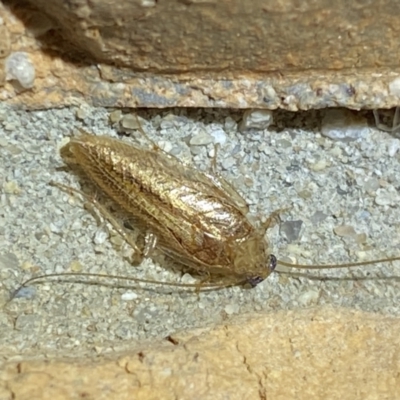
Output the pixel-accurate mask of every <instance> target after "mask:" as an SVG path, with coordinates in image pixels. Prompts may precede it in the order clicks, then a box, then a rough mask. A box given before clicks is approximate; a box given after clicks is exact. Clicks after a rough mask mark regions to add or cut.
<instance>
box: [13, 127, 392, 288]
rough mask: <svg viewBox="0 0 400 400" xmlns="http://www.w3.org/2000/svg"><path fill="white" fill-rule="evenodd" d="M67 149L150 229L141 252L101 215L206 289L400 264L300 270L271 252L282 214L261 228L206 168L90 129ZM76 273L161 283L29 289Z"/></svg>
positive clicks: (68, 156) (68, 157) (71, 159)
mask: <svg viewBox="0 0 400 400" xmlns="http://www.w3.org/2000/svg"><path fill="white" fill-rule="evenodd" d="M141 132H142V134H144V135H145V133H144V132H143V131H141ZM60 152H61V156H62V158H63V159H64V161H65V162H66V163H67V164H75V165H76V166H78V167H79V169H80V170H82V171H83V173H84V175H85V176H86V177H87V178H88V179H89V180H90V181H91V182H93V183H94V184H95V185H96V186H97V187H98V188H99V189H101V191H102V192H103V193H104V194H105V195H106V196H108V197H109V198H110V199H111V200H112V201H113V202H115V203H116V204H118V206H119V207H120V208H121V209H122V210H123V211H124V213H125V214H126V215H128V216H129V218H130V219H131V220H132V221H133V222H134V223H135V224H136V225H137V226H139V227H140V228H141V229H143V231H144V232H145V238H146V240H145V246H144V248H143V249H141V248H139V247H138V246H137V245H136V243H135V242H134V241H133V240H132V238H131V237H130V235H129V233H127V231H126V229H125V228H124V227H123V226H122V225H121V224H120V223H119V222H118V221H117V220H116V219H115V218H114V217H113V215H112V214H111V212H109V211H108V210H107V209H106V208H105V207H104V206H103V205H101V204H100V203H98V202H96V201H95V200H93V199H92V203H93V204H94V205H95V206H96V207H97V209H98V210H99V212H100V214H101V215H102V216H103V217H104V218H105V219H106V220H108V221H109V222H110V223H111V224H112V226H113V227H114V228H115V229H116V230H117V231H118V232H119V233H120V234H121V235H122V236H123V238H124V239H125V240H126V241H127V242H128V243H129V244H130V245H131V246H132V247H133V248H134V250H135V251H136V252H139V253H140V254H141V255H142V256H144V257H147V256H151V254H152V252H153V250H154V249H155V248H156V247H157V249H158V250H159V251H161V252H162V253H164V254H165V255H167V256H169V257H170V258H172V259H173V260H175V261H177V262H179V263H180V264H183V265H184V266H187V267H189V268H191V269H192V270H195V271H196V272H198V273H199V274H200V275H205V277H206V279H205V281H207V280H208V281H209V282H208V283H207V282H202V283H200V284H199V285H200V286H201V287H208V288H210V287H211V288H212V287H224V286H233V285H238V284H246V283H247V284H248V285H250V286H251V287H255V286H257V284H259V283H260V282H262V281H263V280H264V279H266V278H267V277H268V276H269V275H270V274H271V272H272V271H274V269H275V267H276V265H277V263H279V264H281V265H285V266H289V267H293V268H300V269H328V268H345V267H356V266H364V265H371V264H377V263H382V262H389V261H394V260H400V257H391V258H384V259H377V260H372V261H366V262H351V263H346V264H339V265H299V264H290V263H286V262H283V261H277V258H276V257H275V256H274V255H273V254H271V253H270V252H269V250H268V243H267V241H266V239H265V233H266V230H267V229H268V227H269V226H270V225H271V223H272V221H273V220H274V219H275V218H276V215H277V214H278V212H275V213H273V214H272V215H271V216H270V217H269V218H268V219H267V221H266V222H265V223H264V224H262V226H260V227H257V226H255V225H254V224H253V223H252V222H250V220H249V219H248V218H247V214H248V206H247V204H246V202H245V200H244V199H243V198H242V196H240V194H239V193H238V192H237V191H236V190H235V189H234V188H233V187H232V186H231V185H230V184H229V183H228V182H227V181H226V180H225V179H224V178H222V177H221V176H220V175H219V174H218V173H213V172H202V171H199V170H198V169H196V168H195V167H193V166H191V165H188V164H185V163H183V162H181V161H179V160H178V159H177V158H175V157H174V156H172V155H170V154H168V153H166V152H164V151H163V150H161V149H159V148H155V149H143V148H139V147H136V146H134V145H132V144H128V143H126V142H124V141H122V140H119V139H114V138H111V137H107V136H95V135H92V134H89V133H86V132H83V131H82V132H81V134H80V135H79V136H75V137H72V138H71V140H70V141H69V143H67V144H66V145H65V146H64V147H63V148H62V149H61V151H60ZM53 185H55V186H58V187H59V188H61V189H63V190H67V191H68V190H72V191H74V192H78V193H80V194H81V195H83V196H84V197H86V198H88V196H87V195H85V194H84V193H82V192H80V191H79V190H77V189H72V188H68V187H66V186H64V185H61V184H57V183H53ZM68 275H69V276H71V275H73V276H76V275H80V276H96V277H109V278H123V279H127V280H133V281H138V282H148V283H160V282H156V281H151V280H140V279H136V278H126V277H119V276H114V275H101V274H85V273H64V274H48V275H42V276H39V277H34V278H31V279H29V280H28V281H26V282H25V283H24V284H23V285H22V286H21V287H23V286H26V285H27V284H28V283H30V282H32V281H35V280H38V279H42V278H46V277H55V276H57V277H59V276H68ZM217 277H220V278H221V279H220V280H218V279H217ZM216 280H217V282H216ZM215 282H216V283H215ZM221 282H225V283H221ZM164 284H165V282H164ZM168 285H172V286H196V285H191V284H180V283H168ZM199 285H197V286H199Z"/></svg>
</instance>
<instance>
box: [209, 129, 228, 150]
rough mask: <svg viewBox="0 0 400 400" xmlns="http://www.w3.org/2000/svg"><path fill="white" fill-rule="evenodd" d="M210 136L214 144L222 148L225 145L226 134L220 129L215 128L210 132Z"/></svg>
mask: <svg viewBox="0 0 400 400" xmlns="http://www.w3.org/2000/svg"><path fill="white" fill-rule="evenodd" d="M210 135H211V136H212V137H213V138H214V143H216V144H220V145H221V146H223V145H224V144H225V143H226V139H227V137H226V133H225V132H224V131H223V130H222V129H221V128H217V129H215V130H213V131H212V132H210Z"/></svg>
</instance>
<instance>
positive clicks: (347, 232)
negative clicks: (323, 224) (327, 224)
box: [333, 225, 357, 237]
mask: <svg viewBox="0 0 400 400" xmlns="http://www.w3.org/2000/svg"><path fill="white" fill-rule="evenodd" d="M333 232H335V235H337V236H340V237H355V236H356V235H357V233H356V231H355V229H354V228H353V227H352V226H350V225H339V226H336V227H335V228H333Z"/></svg>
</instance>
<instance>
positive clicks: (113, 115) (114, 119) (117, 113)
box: [109, 110, 122, 124]
mask: <svg viewBox="0 0 400 400" xmlns="http://www.w3.org/2000/svg"><path fill="white" fill-rule="evenodd" d="M109 117H110V122H111V123H112V124H117V123H118V122H119V121H121V118H122V111H121V110H114V111H112V112H110V116H109Z"/></svg>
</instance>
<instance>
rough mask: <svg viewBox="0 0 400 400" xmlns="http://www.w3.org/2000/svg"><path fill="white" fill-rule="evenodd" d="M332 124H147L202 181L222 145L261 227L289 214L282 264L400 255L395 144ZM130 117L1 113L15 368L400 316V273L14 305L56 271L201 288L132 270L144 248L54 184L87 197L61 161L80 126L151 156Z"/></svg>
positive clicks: (280, 232)
mask: <svg viewBox="0 0 400 400" xmlns="http://www.w3.org/2000/svg"><path fill="white" fill-rule="evenodd" d="M324 113H325V112H324V111H310V112H303V113H296V114H295V113H289V112H280V111H277V112H275V113H274V122H273V124H272V125H271V126H269V127H268V128H266V129H252V128H248V129H247V128H246V130H245V131H243V132H240V129H239V126H240V124H241V120H242V116H243V112H239V111H237V112H236V111H229V110H196V109H194V110H185V109H178V110H162V111H160V110H157V111H155V110H154V111H153V110H149V111H140V112H139V116H140V120H141V123H142V125H143V128H144V130H145V131H146V133H147V134H148V136H149V137H150V138H151V139H152V140H154V141H155V142H156V143H159V144H160V146H162V148H164V149H167V150H170V151H171V152H172V153H173V154H175V155H176V156H177V157H178V158H179V159H181V160H183V161H185V162H191V163H194V164H195V165H196V167H198V168H200V169H202V170H207V169H209V168H210V166H211V164H212V159H211V158H210V157H212V155H213V152H214V144H215V143H216V142H218V143H219V146H218V153H217V169H218V170H219V171H220V172H221V173H222V174H223V176H224V177H225V178H226V179H227V180H229V181H230V182H231V183H232V184H233V185H234V186H235V187H236V188H237V190H238V191H239V192H240V193H241V194H242V195H243V197H244V198H245V199H246V202H247V203H248V204H249V206H250V209H251V214H252V217H253V218H254V220H255V221H263V220H265V219H266V218H267V217H268V215H269V214H270V213H271V212H272V211H274V210H278V209H285V211H283V212H282V214H281V215H280V221H278V223H277V224H275V225H274V226H273V227H272V228H271V229H269V230H268V232H267V238H268V241H269V243H270V247H271V251H272V252H273V253H274V254H275V255H276V256H277V257H278V258H280V259H283V260H286V261H287V260H290V261H295V262H298V263H342V262H346V261H349V260H353V261H366V260H369V259H373V258H379V257H385V256H395V255H400V251H399V242H400V235H399V233H400V225H399V223H398V221H400V209H399V206H398V204H399V201H398V200H399V193H398V191H399V188H400V163H399V157H400V156H399V153H398V151H397V150H398V148H399V146H398V138H397V136H396V134H395V133H393V134H392V133H388V132H382V131H379V130H377V129H376V128H374V126H373V125H374V124H373V117H372V113H368V112H364V113H359V114H357V121H360V120H364V123H363V133H362V135H361V136H360V137H359V138H357V135H354V134H353V131H352V133H351V140H348V138H346V133H344V134H343V135H342V134H340V133H339V134H335V135H336V136H335V140H332V139H330V138H328V137H324V136H322V135H321V121H323V119H324V115H325V114H324ZM110 114H111V116H110ZM128 115H129V113H128V114H125V115H123V114H120V113H119V112H118V111H115V110H107V109H98V108H88V107H86V108H84V109H82V108H69V109H60V110H47V111H36V112H25V111H16V110H13V109H10V108H7V106H5V105H0V165H1V167H0V304H1V306H2V307H1V311H0V335H1V338H2V340H1V342H0V354H1V356H2V357H3V358H7V359H10V358H17V357H21V356H26V357H27V356H34V357H38V356H40V357H48V356H51V355H58V356H71V357H74V356H76V357H78V356H82V355H87V354H93V355H97V354H105V353H108V352H113V351H117V350H122V349H126V348H131V347H132V346H133V344H135V343H137V342H139V341H142V340H145V339H149V338H153V337H166V336H168V335H170V334H172V333H174V332H176V331H180V330H186V329H190V328H196V327H199V328H201V327H206V326H209V325H212V324H216V323H218V322H222V321H224V320H226V319H229V318H230V317H231V316H234V315H237V314H243V313H254V312H271V311H274V310H281V309H292V310H293V309H294V310H296V309H302V308H307V307H313V306H319V305H324V304H330V305H332V306H333V307H338V306H342V307H349V308H354V309H362V310H366V311H371V312H377V313H380V314H390V315H400V301H399V300H400V290H399V289H400V284H399V279H398V277H400V262H398V261H396V262H393V263H389V264H380V265H376V266H368V267H360V268H355V269H352V270H349V269H337V270H323V271H322V270H321V271H311V272H309V273H307V272H306V271H304V274H307V276H298V275H287V274H283V273H281V274H278V273H274V274H272V275H271V276H270V277H269V278H268V279H267V280H265V281H264V282H263V283H261V284H260V285H258V286H257V287H256V288H254V289H246V288H243V287H235V288H229V289H223V290H219V291H211V292H203V293H200V294H199V295H197V294H196V293H194V292H193V291H187V290H186V291H185V290H182V289H179V288H173V287H168V286H156V285H153V286H151V285H150V286H149V285H148V286H146V288H144V287H143V285H142V284H135V283H132V282H131V283H129V282H127V283H126V282H125V283H124V285H125V287H121V282H117V281H115V280H111V279H110V280H109V281H108V284H109V285H108V286H107V285H104V286H102V285H90V284H81V283H66V282H64V283H56V282H53V281H51V280H50V279H49V280H46V281H45V282H44V283H42V284H37V285H31V286H28V287H27V288H25V289H24V290H23V291H20V292H19V293H18V296H17V297H16V298H14V299H12V300H11V301H10V296H11V294H12V293H14V292H15V290H16V289H17V288H18V286H19V285H20V284H21V283H22V282H23V281H24V280H26V279H28V278H30V277H31V276H33V275H37V274H48V273H53V272H71V271H78V272H79V271H82V272H92V273H105V274H107V273H108V274H113V275H127V276H133V277H139V278H147V279H155V280H159V281H173V282H194V281H195V277H193V276H191V275H189V274H187V273H185V272H186V271H181V270H179V269H178V268H176V267H173V266H172V267H171V266H170V264H169V263H166V262H165V263H164V262H161V263H157V262H153V261H152V260H150V259H145V260H144V261H143V263H142V264H141V265H140V266H137V267H134V266H132V264H131V263H130V262H129V257H130V256H131V255H132V251H131V249H130V248H129V247H128V246H127V245H125V244H124V243H123V242H122V241H121V240H120V238H119V237H118V235H117V234H116V233H115V232H114V231H113V229H112V228H110V227H109V226H108V225H107V224H104V223H103V222H102V221H98V220H96V218H94V217H93V213H92V212H91V211H90V208H88V207H85V204H84V202H83V201H81V199H79V198H76V197H74V196H71V195H70V194H68V193H65V192H62V191H60V190H59V189H57V188H54V187H51V186H49V182H50V181H51V180H55V181H57V182H61V183H64V184H66V185H70V186H73V187H79V180H78V178H77V177H76V176H75V175H74V174H73V172H72V171H71V170H69V169H68V168H63V166H64V164H63V162H62V160H61V158H60V156H59V148H60V147H61V146H62V145H63V144H64V143H65V142H66V138H68V137H70V136H71V135H73V134H74V133H75V130H76V129H77V128H84V129H85V130H86V131H89V132H92V133H95V134H109V135H114V136H115V135H116V130H118V128H119V129H120V130H123V131H124V135H123V136H124V138H125V139H126V140H132V141H135V142H140V144H141V145H142V146H145V145H146V142H145V139H144V138H143V137H142V136H141V135H140V134H138V133H137V132H136V131H134V130H133V129H134V128H135V127H136V126H135V122H134V119H132V118H131V116H128ZM121 121H122V122H123V125H121ZM325 121H326V119H325ZM366 127H367V128H368V129H367V128H366ZM335 129H339V128H337V127H336V128H335ZM335 132H336V131H335ZM126 136H130V138H127V137H126ZM341 138H343V140H340V139H341ZM191 142H192V144H193V146H191ZM343 227H345V228H343ZM338 232H339V234H338ZM343 232H344V233H343ZM346 232H350V233H351V234H347V233H346ZM161 261H162V260H161ZM282 270H285V271H288V269H287V268H282ZM117 284H119V285H117Z"/></svg>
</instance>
